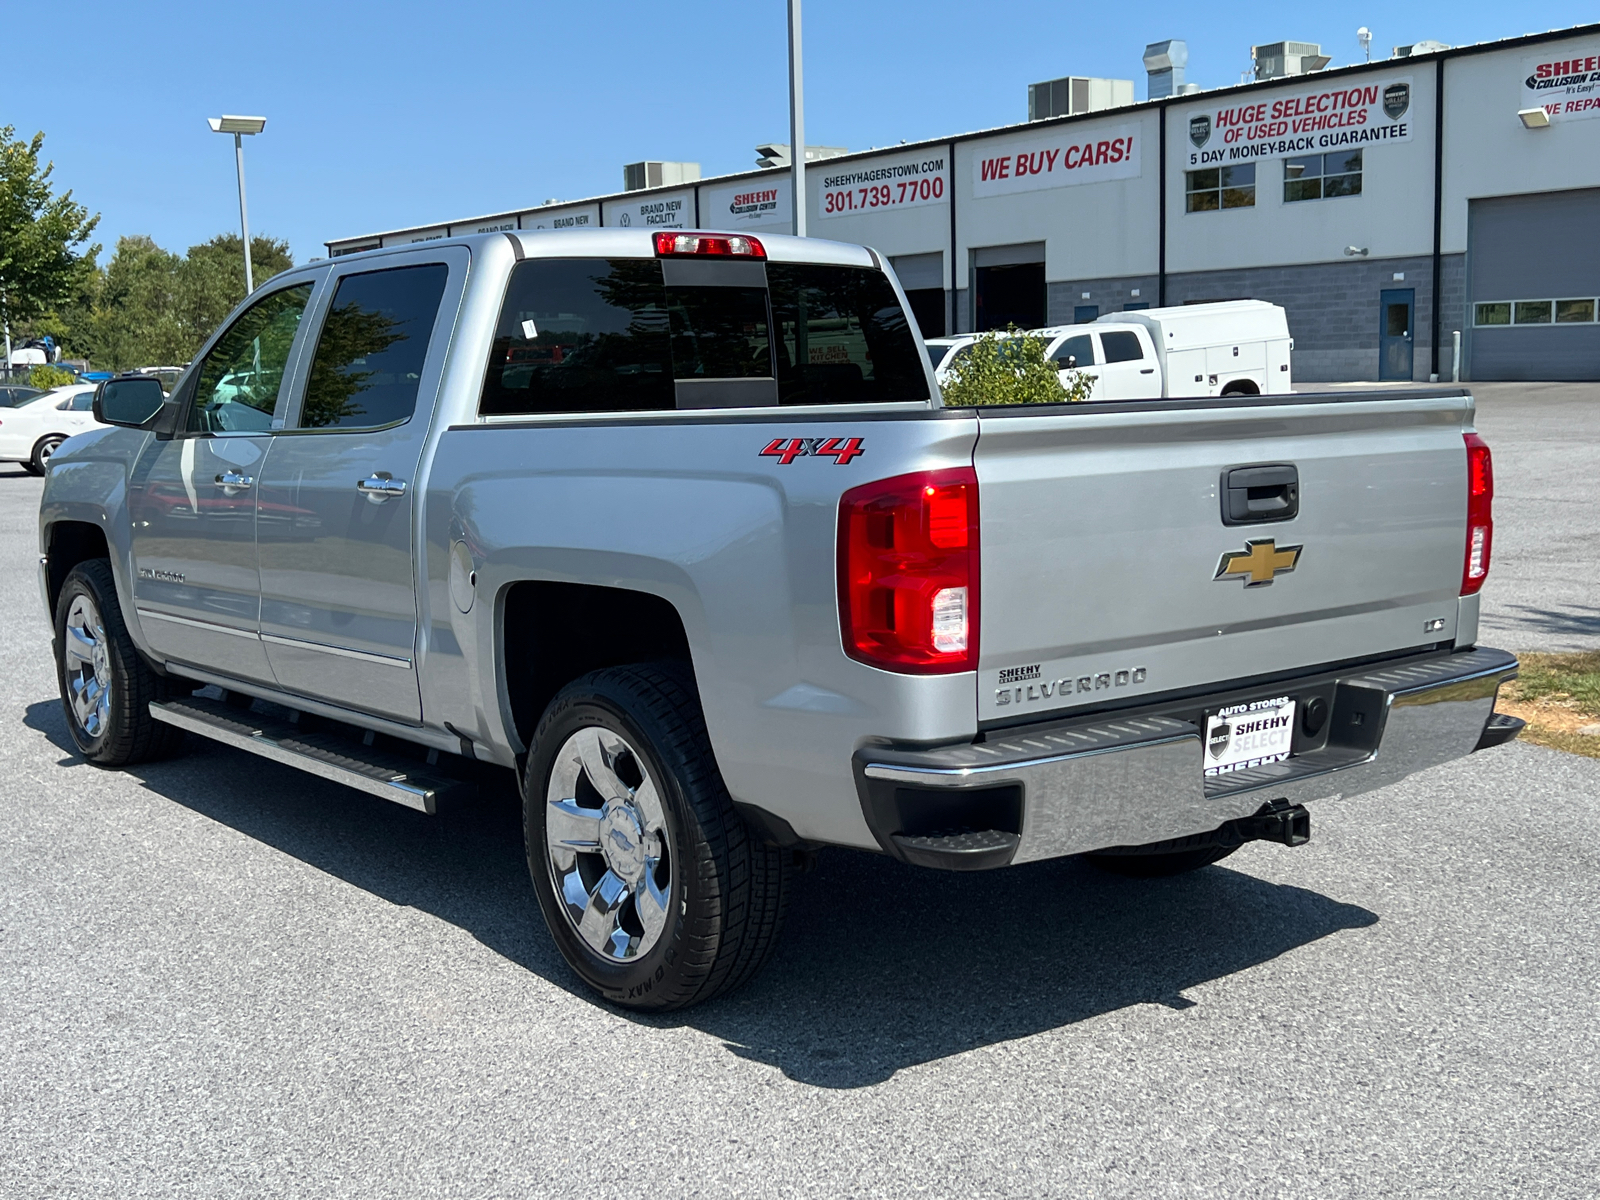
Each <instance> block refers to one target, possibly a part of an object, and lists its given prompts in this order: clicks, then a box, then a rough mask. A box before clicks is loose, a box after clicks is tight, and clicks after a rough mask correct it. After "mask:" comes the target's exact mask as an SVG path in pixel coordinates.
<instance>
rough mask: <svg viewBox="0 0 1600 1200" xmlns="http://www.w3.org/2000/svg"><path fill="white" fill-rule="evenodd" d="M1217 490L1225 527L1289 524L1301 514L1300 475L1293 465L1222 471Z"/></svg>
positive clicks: (1270, 465) (1277, 464)
mask: <svg viewBox="0 0 1600 1200" xmlns="http://www.w3.org/2000/svg"><path fill="white" fill-rule="evenodd" d="M1220 490H1221V492H1222V523H1223V524H1224V525H1259V524H1263V523H1265V522H1268V521H1288V520H1292V519H1293V518H1294V517H1296V516H1298V515H1299V513H1300V472H1299V470H1298V469H1297V468H1296V467H1295V465H1294V464H1293V463H1271V464H1265V465H1262V466H1259V467H1235V468H1234V469H1232V470H1231V471H1224V472H1223V473H1222V487H1221V489H1220Z"/></svg>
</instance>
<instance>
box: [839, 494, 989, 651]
mask: <svg viewBox="0 0 1600 1200" xmlns="http://www.w3.org/2000/svg"><path fill="white" fill-rule="evenodd" d="M839 626H840V630H841V632H842V633H843V635H844V650H845V653H846V654H848V655H849V656H850V657H851V658H854V659H859V660H860V661H861V662H864V663H868V664H870V665H871V666H874V667H882V668H883V669H884V670H886V671H900V672H904V673H906V674H911V675H947V674H952V673H954V672H956V671H971V670H975V669H976V668H977V665H978V476H977V473H976V472H974V471H973V470H972V468H971V467H958V468H956V469H954V470H949V471H925V472H921V473H918V474H915V475H899V476H896V477H895V478H893V479H882V480H879V481H878V482H877V483H868V484H863V485H862V486H861V487H858V488H851V489H850V490H849V491H848V492H846V493H845V494H844V496H843V498H842V499H840V501H839Z"/></svg>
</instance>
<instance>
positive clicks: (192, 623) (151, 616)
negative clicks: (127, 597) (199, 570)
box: [133, 608, 261, 640]
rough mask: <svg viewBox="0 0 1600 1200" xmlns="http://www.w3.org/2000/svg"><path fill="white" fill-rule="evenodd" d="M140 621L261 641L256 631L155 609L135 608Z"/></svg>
mask: <svg viewBox="0 0 1600 1200" xmlns="http://www.w3.org/2000/svg"><path fill="white" fill-rule="evenodd" d="M133 611H134V612H136V613H137V614H138V615H139V619H140V620H141V621H143V620H146V619H148V620H151V621H170V622H171V623H172V624H174V625H187V626H189V627H190V628H191V629H204V630H206V631H207V632H208V633H227V634H231V635H232V636H234V637H242V638H250V639H252V640H259V639H260V637H261V635H260V634H259V633H257V632H256V631H255V630H254V629H235V628H234V627H233V626H232V625H219V624H217V623H216V622H215V621H196V620H195V619H194V618H193V617H179V616H175V615H173V614H172V613H164V612H157V611H156V610H155V609H153V608H135V609H134V610H133Z"/></svg>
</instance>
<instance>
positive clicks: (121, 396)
mask: <svg viewBox="0 0 1600 1200" xmlns="http://www.w3.org/2000/svg"><path fill="white" fill-rule="evenodd" d="M165 397H166V393H165V392H163V391H162V390H161V381H160V380H159V379H156V378H154V377H153V376H149V375H131V376H126V377H124V378H119V379H108V380H106V381H105V382H104V383H102V384H101V385H100V386H99V387H97V388H96V389H95V390H94V419H95V420H96V421H99V422H101V423H102V424H105V425H121V426H123V427H125V428H127V429H148V428H149V427H150V422H151V421H153V420H154V419H155V416H156V414H157V413H158V412H160V411H161V402H162V400H163V399H165Z"/></svg>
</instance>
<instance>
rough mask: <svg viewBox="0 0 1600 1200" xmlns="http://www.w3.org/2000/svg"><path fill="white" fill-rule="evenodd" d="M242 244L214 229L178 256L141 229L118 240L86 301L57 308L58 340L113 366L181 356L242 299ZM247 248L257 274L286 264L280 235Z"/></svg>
mask: <svg viewBox="0 0 1600 1200" xmlns="http://www.w3.org/2000/svg"><path fill="white" fill-rule="evenodd" d="M242 246H243V242H242V241H241V240H240V238H239V236H238V235H237V234H221V235H219V236H217V237H214V238H212V239H211V240H210V241H209V242H202V243H201V244H200V245H198V246H191V247H189V253H188V256H187V257H182V256H179V255H177V254H173V253H171V252H169V251H166V250H163V249H162V248H161V247H160V246H158V245H156V243H155V242H154V241H153V240H152V239H151V238H149V237H145V236H143V235H139V236H135V237H125V238H122V239H120V240H119V241H118V242H117V252H116V253H115V254H114V255H112V257H111V261H110V262H109V263H107V264H106V269H105V271H104V272H103V273H101V274H100V277H99V280H98V286H97V287H94V288H91V292H92V296H91V297H90V300H89V302H88V303H87V304H85V305H83V306H80V307H79V308H74V309H72V310H70V311H68V312H65V313H64V314H63V317H64V318H65V321H64V323H65V324H66V325H67V329H66V331H65V333H64V335H61V336H60V340H61V341H62V343H63V344H64V345H69V346H71V347H72V349H73V350H75V351H78V352H81V353H85V354H87V355H88V357H89V358H90V359H91V360H92V361H93V362H94V364H95V365H96V366H99V367H105V368H107V369H109V370H113V371H120V370H124V369H126V368H128V367H149V366H176V365H178V364H180V363H186V362H188V361H189V360H190V359H191V358H193V357H194V355H195V353H196V352H197V351H198V350H199V349H200V347H201V345H203V344H204V342H205V340H206V339H207V338H208V337H210V336H211V335H212V333H214V332H215V331H216V329H217V326H219V325H221V324H222V322H223V320H224V319H225V318H226V317H227V315H228V313H229V312H231V311H232V310H233V308H234V306H235V305H237V304H238V303H239V301H241V300H243V299H244V251H243V249H242ZM250 247H251V254H252V256H253V258H254V262H255V266H256V278H257V279H258V280H266V279H270V278H271V277H272V276H273V275H276V274H278V273H279V272H280V271H285V270H287V269H288V268H289V267H292V266H293V265H294V260H293V259H292V258H291V257H290V256H289V245H288V243H287V242H279V241H274V240H273V239H272V238H267V237H256V238H251V239H250Z"/></svg>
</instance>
